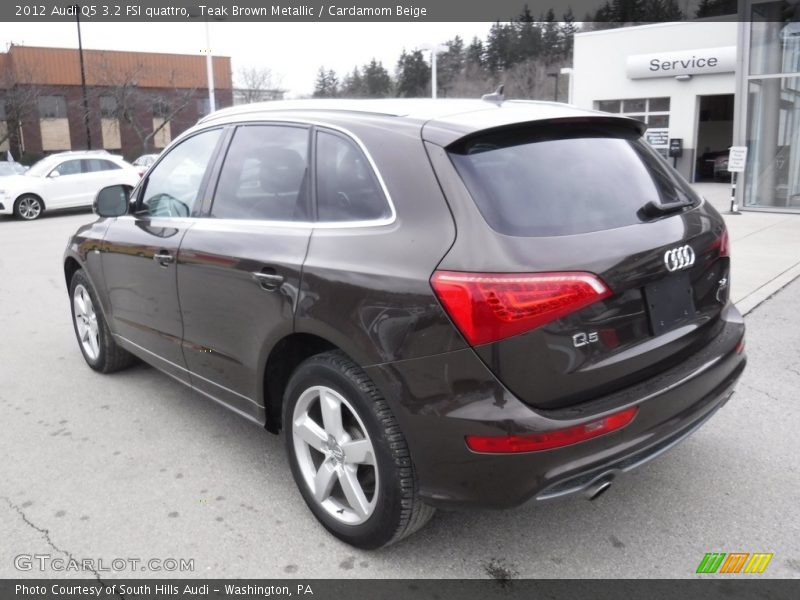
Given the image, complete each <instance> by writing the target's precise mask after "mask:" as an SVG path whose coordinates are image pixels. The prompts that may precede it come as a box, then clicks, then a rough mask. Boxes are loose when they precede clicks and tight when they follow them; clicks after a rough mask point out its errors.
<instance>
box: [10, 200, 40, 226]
mask: <svg viewBox="0 0 800 600" xmlns="http://www.w3.org/2000/svg"><path fill="white" fill-rule="evenodd" d="M42 213H44V202H42V199H41V198H39V196H35V195H33V194H23V195H22V196H20V197H19V198H17V200H16V202H14V215H15V216H16V217H17V218H18V219H22V220H24V221H34V220H36V219H38V218H39V217H41V216H42Z"/></svg>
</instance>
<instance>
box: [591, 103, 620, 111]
mask: <svg viewBox="0 0 800 600" xmlns="http://www.w3.org/2000/svg"><path fill="white" fill-rule="evenodd" d="M621 105H622V100H597V101H596V102H595V103H594V107H595V108H596V109H597V110H602V111H603V112H610V113H618V112H619V111H620V106H621Z"/></svg>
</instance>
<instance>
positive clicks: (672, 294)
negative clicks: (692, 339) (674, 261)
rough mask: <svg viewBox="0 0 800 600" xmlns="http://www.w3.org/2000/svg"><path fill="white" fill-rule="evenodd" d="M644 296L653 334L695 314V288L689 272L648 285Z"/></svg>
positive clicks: (678, 323) (689, 318)
mask: <svg viewBox="0 0 800 600" xmlns="http://www.w3.org/2000/svg"><path fill="white" fill-rule="evenodd" d="M644 297H645V300H646V301H647V311H648V313H649V314H650V326H651V327H652V328H653V335H660V334H662V333H664V332H665V331H669V330H670V329H674V328H675V327H677V326H678V325H680V324H681V323H684V322H686V321H689V320H691V319H692V318H693V317H694V315H695V308H694V290H692V282H691V280H690V279H689V274H688V273H677V274H674V275H670V276H668V277H665V278H664V279H661V280H660V281H656V282H655V283H651V284H650V285H646V286H645V287H644Z"/></svg>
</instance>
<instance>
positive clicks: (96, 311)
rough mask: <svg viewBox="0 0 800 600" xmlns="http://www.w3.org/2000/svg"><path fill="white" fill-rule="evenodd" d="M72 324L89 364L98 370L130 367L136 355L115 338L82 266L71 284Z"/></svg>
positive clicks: (104, 371)
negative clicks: (124, 348) (123, 347)
mask: <svg viewBox="0 0 800 600" xmlns="http://www.w3.org/2000/svg"><path fill="white" fill-rule="evenodd" d="M69 295H70V298H71V300H72V302H71V305H72V324H73V326H74V328H75V336H76V337H77V338H78V345H79V347H80V349H81V353H82V354H83V358H84V359H85V360H86V363H87V364H88V365H89V366H90V367H91V368H92V369H94V370H95V371H100V372H101V373H112V372H114V371H119V370H120V369H124V368H125V367H128V366H130V365H131V364H133V362H135V358H134V357H133V355H132V354H130V353H129V352H128V351H126V350H123V349H122V348H120V347H119V346H118V345H117V343H116V342H115V341H114V338H113V336H112V335H111V332H110V331H109V329H108V325H107V324H106V321H105V317H104V316H103V312H102V310H101V309H100V303H99V302H98V301H97V295H96V294H95V292H94V288H93V287H92V284H91V282H90V281H89V278H88V277H87V276H86V273H84V272H83V270H82V269H78V270H77V271H75V274H74V275H73V276H72V281H71V282H70V286H69Z"/></svg>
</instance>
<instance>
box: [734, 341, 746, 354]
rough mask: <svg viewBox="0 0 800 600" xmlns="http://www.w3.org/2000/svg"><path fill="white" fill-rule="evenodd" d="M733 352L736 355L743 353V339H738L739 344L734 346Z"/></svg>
mask: <svg viewBox="0 0 800 600" xmlns="http://www.w3.org/2000/svg"><path fill="white" fill-rule="evenodd" d="M735 351H736V354H741V353H742V352H744V338H742V339H740V340H739V343H738V344H736V348H735Z"/></svg>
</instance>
